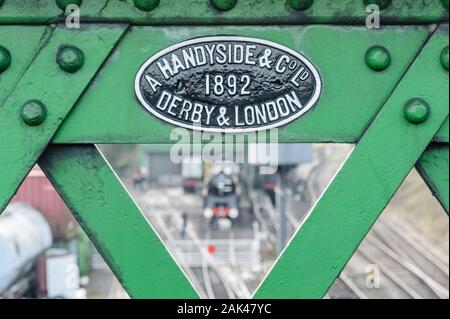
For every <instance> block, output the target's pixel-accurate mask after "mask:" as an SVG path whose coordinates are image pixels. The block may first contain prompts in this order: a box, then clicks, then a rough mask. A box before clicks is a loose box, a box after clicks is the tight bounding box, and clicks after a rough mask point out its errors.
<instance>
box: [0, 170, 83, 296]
mask: <svg viewBox="0 0 450 319" xmlns="http://www.w3.org/2000/svg"><path fill="white" fill-rule="evenodd" d="M80 234H82V233H80V231H79V228H78V226H77V224H76V222H75V219H74V218H73V216H72V215H71V214H70V212H69V210H68V208H67V207H66V206H65V204H64V202H63V201H62V200H61V198H60V197H59V195H58V194H57V193H56V191H55V190H54V189H53V187H52V186H51V183H50V181H49V180H48V179H47V178H46V177H45V175H44V174H43V172H42V171H41V170H40V169H39V168H38V167H35V168H34V169H33V170H32V171H31V172H30V174H29V175H28V176H27V178H26V179H25V180H24V182H23V183H22V185H21V186H20V188H19V190H18V191H17V193H16V195H15V196H14V198H13V199H12V201H11V204H10V205H8V206H7V207H6V209H5V210H4V211H3V212H2V214H1V215H0V298H2V297H6V298H17V297H24V296H25V297H39V298H41V297H42V298H74V297H77V298H78V297H81V298H83V294H84V292H83V291H81V290H80V289H78V288H77V287H76V285H75V284H74V285H73V286H71V287H68V286H67V285H66V284H65V282H66V279H67V278H68V276H71V280H72V281H71V282H73V283H76V282H77V278H79V275H80V274H81V273H82V274H83V275H85V274H87V272H89V271H90V249H89V248H90V243H89V242H88V243H87V245H86V244H85V243H84V242H82V241H81V240H80V238H81V236H80ZM68 269H72V271H71V272H68V271H67V270H68Z"/></svg>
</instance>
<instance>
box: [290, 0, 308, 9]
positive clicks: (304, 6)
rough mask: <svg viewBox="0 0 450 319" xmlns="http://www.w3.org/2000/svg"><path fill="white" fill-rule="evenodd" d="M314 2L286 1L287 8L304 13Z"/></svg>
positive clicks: (306, 0) (304, 0) (305, 0)
mask: <svg viewBox="0 0 450 319" xmlns="http://www.w3.org/2000/svg"><path fill="white" fill-rule="evenodd" d="M313 2H314V0H288V4H289V6H290V7H291V8H292V9H294V10H297V11H304V10H307V9H309V8H310V7H311V6H312V4H313Z"/></svg>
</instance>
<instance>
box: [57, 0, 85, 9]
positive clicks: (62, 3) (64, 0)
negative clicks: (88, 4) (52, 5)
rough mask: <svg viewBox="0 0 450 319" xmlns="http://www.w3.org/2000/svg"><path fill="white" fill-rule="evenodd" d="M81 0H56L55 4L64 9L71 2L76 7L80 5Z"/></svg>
mask: <svg viewBox="0 0 450 319" xmlns="http://www.w3.org/2000/svg"><path fill="white" fill-rule="evenodd" d="M82 2H83V1H82V0H56V5H57V6H58V7H59V8H60V9H61V10H62V11H66V7H67V6H68V5H71V4H75V5H77V6H78V7H80V6H81V3H82Z"/></svg>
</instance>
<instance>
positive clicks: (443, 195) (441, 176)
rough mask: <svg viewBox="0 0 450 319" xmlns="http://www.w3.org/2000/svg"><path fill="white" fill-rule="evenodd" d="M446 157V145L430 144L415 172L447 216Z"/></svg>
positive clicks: (447, 161) (447, 163) (447, 168)
mask: <svg viewBox="0 0 450 319" xmlns="http://www.w3.org/2000/svg"><path fill="white" fill-rule="evenodd" d="M448 156H449V151H448V144H430V145H429V146H428V148H427V150H426V151H425V152H424V153H423V154H422V156H421V157H420V159H419V161H418V162H417V164H416V167H417V170H418V171H419V173H420V174H421V175H422V177H423V179H424V180H425V182H426V183H427V184H428V187H429V188H430V189H431V191H432V193H433V195H434V196H435V197H436V198H437V199H438V200H439V202H440V203H441V205H442V207H444V209H445V210H446V211H447V214H448V212H449V203H448V201H449V193H448V185H449V182H448V175H449V171H448V170H449V167H448V165H449V159H448Z"/></svg>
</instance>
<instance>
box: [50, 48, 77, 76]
mask: <svg viewBox="0 0 450 319" xmlns="http://www.w3.org/2000/svg"><path fill="white" fill-rule="evenodd" d="M56 63H58V65H59V67H60V68H61V69H62V70H64V71H66V72H68V73H75V72H77V71H78V70H79V69H81V67H82V66H83V64H84V53H83V51H81V50H80V49H79V48H77V47H75V46H73V45H66V46H62V47H60V48H59V50H58V53H57V55H56Z"/></svg>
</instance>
